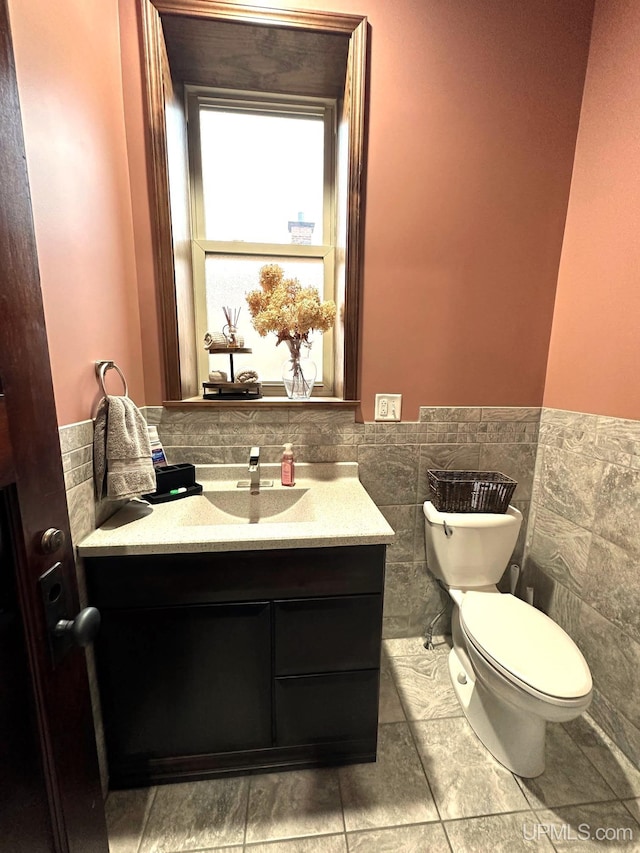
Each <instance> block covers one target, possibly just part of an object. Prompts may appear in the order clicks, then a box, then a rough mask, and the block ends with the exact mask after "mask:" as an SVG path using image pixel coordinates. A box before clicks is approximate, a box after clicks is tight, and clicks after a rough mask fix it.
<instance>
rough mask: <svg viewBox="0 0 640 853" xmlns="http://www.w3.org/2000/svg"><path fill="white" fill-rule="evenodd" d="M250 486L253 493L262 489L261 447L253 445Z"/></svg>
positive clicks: (250, 458) (250, 455)
mask: <svg viewBox="0 0 640 853" xmlns="http://www.w3.org/2000/svg"><path fill="white" fill-rule="evenodd" d="M249 488H250V489H251V494H252V495H255V494H257V493H258V492H259V491H260V448H259V447H252V448H251V451H250V452H249Z"/></svg>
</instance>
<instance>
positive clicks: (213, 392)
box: [202, 347, 262, 400]
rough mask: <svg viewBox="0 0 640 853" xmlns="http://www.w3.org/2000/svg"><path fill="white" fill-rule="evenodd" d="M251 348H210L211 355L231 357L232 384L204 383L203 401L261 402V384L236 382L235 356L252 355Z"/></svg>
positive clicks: (230, 374) (230, 375) (230, 373)
mask: <svg viewBox="0 0 640 853" xmlns="http://www.w3.org/2000/svg"><path fill="white" fill-rule="evenodd" d="M251 352H253V350H252V349H251V348H250V347H209V355H228V356H229V377H230V379H231V381H230V382H203V383H202V399H203V400H259V399H260V398H261V397H262V391H261V386H260V383H259V382H236V376H235V371H234V367H233V357H234V355H238V354H240V355H242V354H244V353H251Z"/></svg>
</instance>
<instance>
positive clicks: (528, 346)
mask: <svg viewBox="0 0 640 853" xmlns="http://www.w3.org/2000/svg"><path fill="white" fill-rule="evenodd" d="M125 2H126V0H125ZM246 5H249V4H246ZM263 5H265V6H267V7H271V6H280V7H285V8H307V9H314V8H319V9H324V10H326V11H336V12H338V11H339V12H347V13H356V14H364V15H367V17H368V19H369V23H370V25H371V33H372V52H371V108H370V130H369V164H368V183H367V208H366V245H365V261H364V264H365V266H364V271H365V291H364V314H363V338H362V371H361V377H362V378H361V389H362V390H361V398H362V401H363V412H364V415H365V418H366V419H372V417H373V400H374V395H375V393H376V392H385V391H386V392H401V393H402V394H403V395H404V408H403V417H404V418H405V419H415V418H416V417H417V413H418V407H419V406H420V405H489V406H491V405H540V404H541V402H542V394H543V386H544V377H545V369H546V361H547V352H548V343H549V335H550V329H551V320H552V311H553V302H554V294H555V286H556V279H557V272H558V264H559V260H560V251H561V245H562V234H563V227H564V219H565V215H566V206H567V199H568V193H569V186H570V178H571V168H572V162H573V152H574V145H575V138H576V132H577V125H578V117H579V110H580V99H581V95H582V87H583V81H584V72H585V68H586V60H587V51H588V40H589V29H590V19H591V10H592V0H563V2H562V3H558V2H557V0H538V2H536V3H514V2H513V0H484V2H482V3H478V2H477V0H446V2H443V0H396V2H394V3H389V2H388V0H306V2H305V0H292V2H287V0H277V2H275V3H268V2H267V3H263ZM129 73H131V74H132V75H133V76H134V77H135V76H136V75H137V74H138V70H137V68H135V67H134V66H131V68H129V69H127V68H126V67H125V69H124V75H125V85H127V79H128V75H129ZM136 85H137V84H136ZM128 115H129V114H128ZM137 123H138V124H139V122H137ZM129 144H130V150H131V148H132V147H133V148H135V147H136V146H137V145H138V146H141V145H142V137H141V136H140V137H139V138H138V140H135V139H134V138H133V136H132V135H131V134H130V136H129ZM143 251H145V252H146V251H147V248H146V247H144V249H143ZM148 296H150V294H147V297H148ZM145 298H146V297H145ZM154 312H155V308H154V306H153V303H152V301H149V302H148V303H147V305H146V307H145V310H144V311H143V314H144V317H145V320H146V318H147V317H150V316H152V315H153V313H154ZM149 402H153V403H155V402H159V400H158V399H157V398H152V399H150V400H149Z"/></svg>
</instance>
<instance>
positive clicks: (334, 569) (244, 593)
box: [84, 545, 385, 608]
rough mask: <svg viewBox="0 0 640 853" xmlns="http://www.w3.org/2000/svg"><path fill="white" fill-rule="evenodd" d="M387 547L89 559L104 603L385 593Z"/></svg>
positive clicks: (94, 594) (91, 578)
mask: <svg viewBox="0 0 640 853" xmlns="http://www.w3.org/2000/svg"><path fill="white" fill-rule="evenodd" d="M384 557H385V546H384V545H354V546H340V547H331V548H292V549H280V548H279V549H273V550H258V551H229V552H220V553H204V554H197V553H194V554H157V555H156V554H154V555H143V556H126V557H86V558H85V560H84V563H85V568H86V574H87V586H88V590H89V597H90V599H91V603H92V604H94V605H95V606H96V607H103V608H104V607H158V606H163V605H176V604H208V603H214V602H225V601H228V602H232V601H261V600H264V599H274V598H300V597H302V596H314V595H324V596H329V595H360V594H364V593H382V588H383V585H384Z"/></svg>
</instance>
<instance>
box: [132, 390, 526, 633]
mask: <svg viewBox="0 0 640 853" xmlns="http://www.w3.org/2000/svg"><path fill="white" fill-rule="evenodd" d="M146 416H147V418H148V420H149V423H155V424H157V426H158V433H159V435H160V438H161V440H162V443H163V445H164V448H165V452H166V454H167V457H168V459H169V460H170V461H171V462H174V463H177V462H194V463H196V464H198V463H200V464H203V463H209V464H211V463H244V462H247V460H248V450H249V448H250V447H251V446H252V445H258V446H259V447H260V448H261V456H262V459H263V461H265V462H278V461H279V460H280V457H281V455H282V445H283V443H284V442H285V441H291V442H292V443H293V445H294V452H295V456H296V459H297V460H298V461H300V462H357V463H358V465H359V474H360V480H361V482H362V484H363V485H364V487H365V488H366V490H367V491H368V492H369V494H370V496H371V498H372V499H373V500H374V501H375V503H376V504H377V505H378V507H379V508H380V510H381V512H382V513H383V515H384V516H385V517H386V519H387V520H388V521H389V523H390V524H391V526H392V527H393V529H394V530H395V532H396V538H395V540H394V542H393V543H392V544H391V545H390V546H389V548H388V551H387V575H386V586H385V612H384V634H385V637H410V636H416V635H417V634H420V633H422V632H423V631H424V630H425V626H426V624H427V622H428V621H429V620H430V619H431V618H433V616H435V614H436V613H437V612H438V611H439V610H440V609H441V607H442V603H448V599H447V596H445V595H444V594H443V593H442V592H441V590H440V588H439V587H438V585H437V583H436V581H435V580H434V579H433V577H432V576H431V575H430V574H429V573H428V571H427V567H426V562H425V560H426V558H425V548H424V522H423V515H422V503H423V501H425V500H427V499H428V497H429V488H428V483H427V469H428V468H458V469H469V470H482V469H487V470H493V469H496V470H500V471H502V472H503V473H504V474H507V475H508V476H511V477H513V478H514V479H516V480H518V489H517V490H516V493H515V503H516V505H517V506H518V507H519V508H520V509H521V510H522V512H523V514H524V516H525V519H526V517H527V514H528V508H529V500H530V497H531V487H532V483H533V471H534V465H535V452H536V442H537V437H538V423H539V420H540V409H538V408H481V407H461V408H452V407H444V408H440V407H438V408H434V407H429V408H427V407H424V408H421V409H420V420H419V421H413V422H402V423H364V424H363V423H356V421H355V417H354V414H353V412H351V411H342V410H339V411H329V410H323V411H317V412H315V411H309V410H308V409H298V410H296V409H293V408H288V409H264V410H260V409H257V410H250V411H237V410H236V411H234V410H233V409H218V410H215V409H212V410H206V411H202V410H195V411H185V410H181V409H173V408H172V409H163V408H161V407H157V408H148V409H147V410H146ZM523 547H524V532H523V535H522V539H521V542H520V543H519V552H518V554H516V558H518V557H519V556H521V554H522V550H523ZM438 630H439V631H440V632H442V631H443V630H448V622H447V616H445V617H444V619H443V620H442V621H441V622H440V623H439V625H438Z"/></svg>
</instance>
